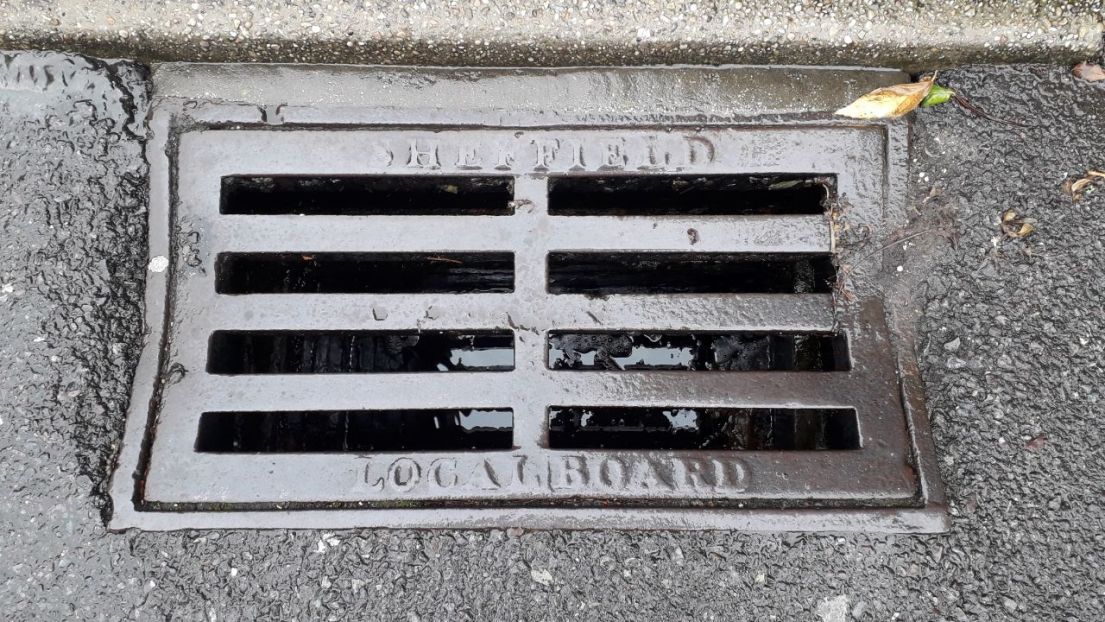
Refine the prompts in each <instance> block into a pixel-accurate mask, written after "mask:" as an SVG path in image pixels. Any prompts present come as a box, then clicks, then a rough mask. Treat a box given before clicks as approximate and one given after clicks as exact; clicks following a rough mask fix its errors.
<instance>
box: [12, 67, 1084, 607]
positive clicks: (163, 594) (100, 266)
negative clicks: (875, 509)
mask: <svg viewBox="0 0 1105 622" xmlns="http://www.w3.org/2000/svg"><path fill="white" fill-rule="evenodd" d="M0 59H2V63H0V118H3V119H4V122H3V123H2V124H0V168H2V169H3V171H4V174H3V175H2V176H0V231H2V235H0V331H2V333H0V334H2V336H0V455H3V468H2V469H0V488H2V489H3V490H4V491H5V494H4V495H3V496H0V542H2V546H0V609H2V610H3V611H4V617H5V618H6V619H9V620H13V621H22V620H57V619H73V620H118V619H137V620H146V619H156V620H166V619H171V620H197V621H205V622H213V621H216V620H219V621H221V620H257V619H265V620H293V619H295V620H308V619H310V620H315V619H318V620H346V619H350V618H354V619H380V620H408V621H413V620H424V621H428V620H508V619H509V620H565V619H581V620H590V619H603V620H643V619H647V620H672V619H696V620H743V619H755V620H788V621H789V620H815V621H818V620H820V621H829V622H842V621H844V620H849V619H854V620H880V621H882V620H916V621H932V620H957V621H958V620H971V621H975V620H1064V621H1068V620H1069V621H1075V620H1100V619H1105V593H1103V589H1102V585H1105V559H1103V558H1105V552H1103V551H1105V535H1103V534H1105V529H1103V524H1102V523H1103V517H1105V513H1103V509H1102V505H1103V503H1102V499H1103V493H1105V490H1103V489H1105V451H1103V449H1102V448H1103V447H1105V438H1103V437H1105V432H1103V430H1105V426H1102V425H1101V421H1100V418H1101V415H1100V411H1101V401H1102V391H1103V389H1102V387H1103V386H1105V383H1102V370H1101V365H1102V361H1103V360H1105V338H1103V337H1102V335H1101V330H1100V327H1101V326H1102V325H1103V322H1105V276H1103V275H1105V270H1102V266H1103V263H1105V260H1103V259H1102V257H1103V250H1105V249H1103V248H1102V247H1103V244H1102V238H1103V236H1105V219H1102V217H1101V214H1103V213H1105V188H1099V189H1098V190H1097V191H1096V192H1093V193H1090V194H1087V196H1086V197H1085V198H1084V199H1083V200H1082V201H1081V202H1079V203H1072V202H1071V200H1070V199H1069V198H1067V197H1066V196H1064V195H1063V194H1062V192H1061V190H1060V186H1061V184H1062V182H1063V180H1064V179H1066V178H1068V177H1070V176H1074V175H1078V174H1081V173H1082V172H1083V171H1084V170H1085V169H1086V168H1090V167H1098V168H1101V167H1103V166H1105V123H1103V119H1102V116H1103V115H1105V86H1102V85H1100V84H1098V85H1091V84H1087V83H1080V82H1077V81H1075V80H1074V79H1073V78H1072V77H1071V76H1070V75H1069V69H1068V68H1066V67H1052V66H1039V65H1035V66H1023V65H1022V66H1012V67H968V68H964V69H957V70H954V71H949V72H946V73H944V74H943V76H944V79H945V80H946V81H947V83H948V84H949V85H951V86H953V87H955V88H957V89H959V90H961V91H962V92H963V93H965V94H967V95H968V96H969V97H970V98H971V99H972V100H973V101H975V102H976V103H977V104H978V105H979V106H982V107H983V108H985V109H986V110H987V111H989V112H990V113H991V114H993V115H995V116H1000V117H1008V118H1013V119H1018V120H1021V121H1025V122H1028V123H1031V124H1032V125H1031V127H1027V128H1019V127H1011V126H1007V125H1002V124H999V123H996V122H994V121H990V120H986V119H982V118H977V117H974V116H972V115H970V114H968V113H966V112H965V111H963V110H962V109H958V108H956V107H954V106H953V105H945V106H942V107H939V108H934V109H928V110H924V111H922V112H920V113H919V114H918V116H917V120H916V125H915V128H914V139H915V144H914V150H913V152H914V155H913V161H912V171H911V179H912V188H911V201H912V203H913V206H914V207H915V208H916V213H917V216H916V218H915V220H914V221H913V222H912V223H910V225H908V227H907V230H904V231H903V236H904V235H912V234H913V233H919V235H916V236H915V237H912V238H910V239H909V240H907V241H903V243H902V244H901V245H900V246H895V247H894V248H892V249H890V250H889V251H888V255H887V261H886V270H887V271H888V273H890V277H889V279H890V280H891V281H892V282H893V280H894V279H898V281H897V285H896V286H893V287H892V288H891V289H892V292H893V294H894V295H896V296H898V297H899V299H900V300H901V301H903V305H908V304H912V305H913V308H914V309H915V310H916V312H917V314H918V316H919V318H920V327H921V339H920V343H919V347H920V360H921V363H922V367H923V370H924V375H925V380H926V385H927V386H926V391H927V395H928V399H929V408H930V411H931V414H932V416H933V419H934V433H935V436H936V441H937V449H938V452H939V455H940V458H941V465H942V469H943V475H944V478H945V481H946V483H947V487H948V493H949V496H950V499H951V503H952V505H951V511H952V515H953V527H952V531H951V532H950V533H949V534H946V535H940V536H923V537H919V536H869V535H862V534H859V535H849V536H834V535H826V534H821V535H808V534H777V535H763V534H759V535H757V534H742V533H719V532H690V533H667V532H656V533H647V532H646V533H632V532H557V531H553V532H528V531H520V530H491V531H402V530H400V531H367V530H363V531H340V532H321V531H266V532H250V531H211V532H194V531H185V532H173V533H139V532H129V533H123V534H112V533H107V532H106V531H105V530H104V527H103V510H104V509H105V498H104V495H103V483H104V478H105V476H106V474H107V469H108V463H109V461H110V459H111V456H112V454H113V452H114V450H115V448H116V446H117V443H118V441H119V431H120V426H121V423H122V419H123V411H124V407H125V404H126V399H127V390H128V384H129V381H130V378H131V373H132V367H133V364H134V361H135V356H136V352H137V347H138V342H139V335H140V332H141V313H140V306H139V305H140V301H141V291H142V281H143V274H144V270H145V269H146V267H145V263H146V261H145V259H146V258H145V248H144V244H143V235H144V232H145V225H144V213H143V210H144V193H145V190H144V183H145V174H146V169H145V164H144V163H143V160H142V157H141V152H140V148H141V141H142V135H143V132H142V128H141V124H140V123H138V122H136V119H138V118H140V117H141V116H142V114H143V111H144V106H145V96H144V93H145V83H144V81H143V79H142V72H141V70H140V69H139V68H138V67H136V66H135V65H132V64H128V63H104V62H101V61H95V60H91V59H85V58H80V57H65V56H59V55H33V56H32V55H25V54H22V55H5V56H2V57H0ZM29 66H34V67H36V71H35V72H34V73H33V76H32V74H31V72H29V70H28V69H27V68H28V67H29ZM47 68H49V70H48V71H46V69H47ZM20 69H21V70H22V72H20ZM49 75H52V76H54V77H53V78H52V79H48V78H46V77H45V76H49ZM63 75H64V76H65V78H64V79H60V78H59V76H63ZM1009 208H1012V209H1015V210H1017V211H1018V213H1021V214H1023V215H1025V216H1028V217H1031V218H1034V219H1036V221H1037V223H1036V226H1037V231H1036V233H1034V234H1032V235H1031V236H1029V237H1028V238H1027V239H1025V240H1014V239H1006V238H1003V237H1002V234H1001V233H1000V228H999V226H998V219H999V215H1000V214H1001V213H1002V211H1003V210H1005V209H1009ZM903 240H904V237H903ZM899 265H900V266H902V270H901V271H898V270H897V266H899ZM959 361H962V364H960V363H959Z"/></svg>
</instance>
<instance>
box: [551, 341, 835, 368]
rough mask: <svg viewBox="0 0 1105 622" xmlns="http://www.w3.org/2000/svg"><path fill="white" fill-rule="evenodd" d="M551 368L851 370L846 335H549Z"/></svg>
mask: <svg viewBox="0 0 1105 622" xmlns="http://www.w3.org/2000/svg"><path fill="white" fill-rule="evenodd" d="M548 344H549V351H548V366H549V369H563V370H607V371H610V370H652V369H655V370H684V371H848V370H850V369H851V367H852V365H851V359H850V357H849V355H848V340H847V337H846V336H845V335H843V334H840V335H831V334H819V333H756V332H741V333H641V332H562V331H553V332H550V333H549V340H548Z"/></svg>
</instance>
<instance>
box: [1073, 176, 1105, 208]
mask: <svg viewBox="0 0 1105 622" xmlns="http://www.w3.org/2000/svg"><path fill="white" fill-rule="evenodd" d="M1102 181H1105V172H1102V171H1098V170H1094V169H1090V170H1088V171H1086V174H1085V175H1083V176H1082V177H1079V178H1078V179H1067V180H1065V181H1063V193H1064V194H1066V195H1067V196H1069V197H1070V198H1071V200H1072V201H1074V202H1075V203H1077V202H1078V201H1079V199H1081V198H1082V193H1084V192H1085V191H1086V190H1087V189H1088V188H1089V187H1090V186H1094V185H1097V184H1098V183H1100V182H1102Z"/></svg>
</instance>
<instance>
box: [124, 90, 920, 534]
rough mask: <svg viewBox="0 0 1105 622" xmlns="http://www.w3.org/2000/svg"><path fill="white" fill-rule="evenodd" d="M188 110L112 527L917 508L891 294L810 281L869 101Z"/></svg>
mask: <svg viewBox="0 0 1105 622" xmlns="http://www.w3.org/2000/svg"><path fill="white" fill-rule="evenodd" d="M185 110H192V108H187V107H183V108H174V107H172V106H169V105H167V104H163V110H162V113H161V114H160V116H158V117H157V118H156V119H159V120H160V125H158V124H157V123H155V129H156V130H158V131H160V132H163V133H164V134H163V135H162V136H160V137H159V140H161V141H162V142H163V144H171V145H172V147H173V149H172V151H171V152H170V154H169V157H170V158H171V164H170V165H169V166H165V167H163V168H159V169H156V172H155V175H154V179H153V182H152V183H153V184H155V185H157V184H161V185H160V186H159V188H160V189H155V191H154V197H153V207H154V209H155V210H156V209H157V208H158V207H159V206H165V207H170V209H166V210H164V212H163V213H162V212H156V213H155V216H154V218H153V221H152V223H151V224H152V226H151V230H152V239H151V252H152V254H158V249H160V248H164V249H165V254H166V255H168V256H169V257H170V258H171V265H170V269H169V272H168V276H169V278H168V279H166V280H164V281H160V283H159V282H158V281H159V279H158V277H156V276H154V277H152V278H151V284H150V290H151V293H150V297H149V301H150V304H151V312H150V317H151V324H154V325H156V324H157V323H158V322H163V323H164V324H163V327H160V328H158V329H157V332H161V331H164V332H163V333H162V334H163V338H162V341H161V342H159V343H156V342H155V343H152V344H151V346H150V347H149V348H148V351H147V354H146V358H145V359H144V361H143V369H145V370H146V372H147V373H153V374H154V376H155V377H153V378H151V377H149V376H147V377H143V376H142V370H140V374H139V378H138V380H137V381H136V389H135V404H134V405H132V414H131V420H130V427H129V428H128V439H127V441H128V444H131V445H133V442H134V441H133V438H134V434H135V429H136V428H135V426H139V428H138V429H139V430H140V431H139V432H138V434H139V436H140V438H144V439H146V441H145V444H144V445H143V446H144V448H145V449H144V450H143V451H141V452H140V455H139V454H137V453H135V454H133V455H134V458H135V460H136V463H135V469H134V473H135V479H134V480H133V483H132V485H131V486H126V485H121V484H120V481H121V480H123V478H122V477H117V478H116V483H115V484H116V488H115V490H116V519H115V525H116V526H128V525H141V526H146V527H153V528H172V527H178V526H192V525H227V526H234V525H244V526H250V525H253V526H276V525H288V526H292V525H306V526H311V525H316V526H324V525H330V526H341V525H391V526H403V525H423V526H431V525H507V524H517V523H521V524H529V525H537V526H552V525H563V526H597V525H602V524H614V525H625V526H638V527H655V526H672V527H721V526H732V527H752V528H773V527H776V526H780V525H781V526H782V527H784V528H811V529H820V528H855V527H863V526H864V525H867V526H869V527H871V528H879V529H905V530H910V529H919V530H932V529H938V528H939V526H940V524H941V517H940V515H939V513H938V512H934V511H929V510H926V509H925V508H926V507H930V508H931V507H932V494H933V492H932V489H931V485H930V484H929V483H928V482H927V481H926V480H925V477H924V475H923V474H922V472H921V470H922V468H923V467H924V468H927V467H925V466H924V464H923V463H924V461H925V460H928V459H929V458H928V457H927V456H922V455H921V454H922V450H923V449H924V448H923V447H919V445H918V441H917V434H916V431H915V430H914V426H915V425H916V422H915V421H914V419H915V417H916V416H917V414H916V413H915V412H914V409H915V408H916V401H915V400H916V398H915V397H914V396H911V395H910V394H909V391H908V387H906V388H905V389H903V383H902V379H901V378H899V367H900V365H901V362H900V355H899V354H898V353H897V351H896V348H895V344H896V341H895V339H894V338H893V335H892V334H891V332H890V330H889V328H888V326H887V324H886V319H885V312H884V310H883V308H882V305H881V303H880V302H879V301H878V300H877V299H874V298H864V299H861V300H859V301H857V302H854V303H851V304H848V305H837V304H834V299H833V293H832V292H833V288H834V286H835V284H836V282H837V275H836V268H835V267H834V260H833V251H834V248H833V237H832V235H833V234H832V227H831V222H830V215H829V213H828V207H829V206H830V204H831V202H832V201H833V200H835V199H836V198H837V197H841V196H845V197H847V198H848V200H849V202H850V204H851V205H852V206H853V208H852V213H851V214H850V218H851V219H852V220H851V221H852V222H853V223H855V224H858V225H860V226H867V227H878V226H879V222H880V218H881V213H882V210H883V208H884V204H885V202H886V201H887V196H888V193H889V192H890V191H891V188H890V187H889V185H888V184H889V183H890V181H889V180H892V179H893V177H892V176H891V175H890V174H889V173H888V168H887V167H888V166H889V164H887V162H886V160H885V159H884V158H885V154H886V153H887V150H888V149H889V148H890V147H889V143H888V141H889V140H890V138H889V136H888V128H887V127H885V126H865V127H845V126H840V127H832V126H825V125H809V126H796V127H786V126H779V127H768V126H760V127H755V126H753V127H696V128H681V127H678V126H675V127H668V128H664V129H663V130H657V129H650V128H648V127H630V128H621V129H611V128H604V127H601V126H598V127H589V128H586V129H581V128H578V127H562V128H537V127H532V128H526V127H522V128H511V129H494V128H487V127H481V128H476V127H472V128H466V127H454V128H438V129H433V130H427V129H422V128H417V127H409V128H399V129H395V128H383V127H380V128H373V127H365V126H364V125H363V124H359V123H358V124H354V125H350V126H343V125H341V124H340V123H339V124H338V126H336V127H326V126H324V127H318V126H317V124H316V125H312V126H304V127H299V128H297V127H296V126H295V125H294V123H288V121H289V120H288V116H289V113H288V111H287V110H283V111H282V113H281V114H282V115H283V118H282V121H283V123H282V124H280V125H279V127H277V126H271V125H266V124H265V123H264V122H262V123H259V124H253V125H251V124H248V123H246V124H240V125H238V126H234V127H225V126H224V125H223V124H224V123H226V122H227V121H228V120H229V119H227V118H219V119H217V120H218V122H217V123H216V122H213V121H211V119H210V118H208V120H207V122H206V123H201V122H199V119H197V118H196V117H197V116H201V115H198V113H187V114H192V115H193V116H192V117H190V121H189V123H187V124H185V123H182V122H181V115H185V114H186V113H185V112H184V111H185ZM230 112H231V110H230V109H223V110H222V112H221V114H224V115H230V116H233V115H232V114H230ZM204 114H205V115H208V116H210V115H212V114H213V113H212V112H211V111H210V110H207V111H205V112H204ZM341 114H345V113H341ZM215 116H216V117H218V115H217V114H216V115H215ZM338 116H339V117H340V116H341V115H340V114H339V115H338ZM270 121H271V120H270ZM170 135H171V136H172V137H173V140H172V141H171V142H170V141H168V140H167V136H170ZM154 164H155V167H156V165H157V164H158V162H157V161H155V163H154ZM169 197H172V199H171V200H170V198H169ZM159 218H160V219H161V220H160V222H161V223H162V226H163V227H164V229H160V228H159V225H158V222H159V221H158V219H159ZM159 234H166V235H165V237H164V238H163V240H164V241H161V240H162V239H159V237H158V236H159ZM166 243H167V244H168V246H164V244H166ZM159 287H161V288H163V289H160V290H159ZM166 302H167V304H166ZM143 396H146V399H145V400H144V401H143ZM147 407H148V408H147ZM922 416H923V414H922ZM136 422H137V423H136ZM925 442H927V441H925ZM135 451H137V450H135V449H134V448H133V446H131V448H130V449H125V450H124V458H123V464H124V465H125V464H126V460H127V456H128V455H130V454H128V452H132V453H133V452H135ZM120 491H122V494H121V493H120ZM937 494H938V493H937ZM122 495H125V496H122ZM778 521H782V522H781V523H779V522H778ZM865 521H866V522H865ZM773 523H774V524H773Z"/></svg>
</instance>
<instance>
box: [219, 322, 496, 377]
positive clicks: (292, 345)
mask: <svg viewBox="0 0 1105 622" xmlns="http://www.w3.org/2000/svg"><path fill="white" fill-rule="evenodd" d="M512 369H514V335H513V333H511V332H510V331H483V332H471V331H469V332H459V331H415V330H410V331H366V330H356V331H223V330H220V331H216V332H214V333H212V335H211V339H210V341H209V342H208V350H207V371H208V372H209V373H213V374H343V373H344V374H361V373H382V372H452V371H509V370H512Z"/></svg>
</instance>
